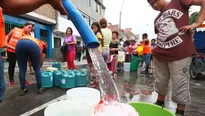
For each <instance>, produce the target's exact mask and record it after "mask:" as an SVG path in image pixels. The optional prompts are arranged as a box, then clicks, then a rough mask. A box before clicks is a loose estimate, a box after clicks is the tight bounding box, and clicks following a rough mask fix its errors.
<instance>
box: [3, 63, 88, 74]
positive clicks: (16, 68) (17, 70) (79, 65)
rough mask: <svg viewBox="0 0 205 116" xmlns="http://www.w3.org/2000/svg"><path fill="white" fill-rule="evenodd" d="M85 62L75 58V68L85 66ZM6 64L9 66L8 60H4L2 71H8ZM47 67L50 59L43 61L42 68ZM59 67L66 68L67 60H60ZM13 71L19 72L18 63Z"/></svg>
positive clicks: (49, 64) (50, 65)
mask: <svg viewBox="0 0 205 116" xmlns="http://www.w3.org/2000/svg"><path fill="white" fill-rule="evenodd" d="M86 64H87V61H86V60H81V61H80V62H77V61H76V60H75V65H76V68H77V69H78V68H81V67H83V66H85V65H86ZM8 66H9V64H8V62H5V63H4V72H8ZM47 67H52V61H49V60H46V61H44V63H43V66H42V69H46V68H47ZM61 67H62V69H67V62H62V63H61ZM27 71H29V67H28V68H27ZM15 72H19V67H18V63H16V67H15Z"/></svg>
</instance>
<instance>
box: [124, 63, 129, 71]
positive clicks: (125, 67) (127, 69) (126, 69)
mask: <svg viewBox="0 0 205 116" xmlns="http://www.w3.org/2000/svg"><path fill="white" fill-rule="evenodd" d="M124 71H125V72H130V63H129V62H125V63H124Z"/></svg>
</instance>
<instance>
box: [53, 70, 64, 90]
mask: <svg viewBox="0 0 205 116" xmlns="http://www.w3.org/2000/svg"><path fill="white" fill-rule="evenodd" d="M61 75H62V71H60V70H56V71H54V72H53V80H54V81H53V84H54V86H56V87H58V86H60V83H61V82H60V76H61Z"/></svg>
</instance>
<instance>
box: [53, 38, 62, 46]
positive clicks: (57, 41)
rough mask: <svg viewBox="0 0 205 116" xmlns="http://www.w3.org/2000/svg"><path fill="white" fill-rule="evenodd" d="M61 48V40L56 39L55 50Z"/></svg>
mask: <svg viewBox="0 0 205 116" xmlns="http://www.w3.org/2000/svg"><path fill="white" fill-rule="evenodd" d="M60 47H61V38H58V37H54V48H60Z"/></svg>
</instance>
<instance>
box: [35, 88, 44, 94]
mask: <svg viewBox="0 0 205 116" xmlns="http://www.w3.org/2000/svg"><path fill="white" fill-rule="evenodd" d="M45 91H46V90H45V88H40V89H38V92H37V93H38V94H42V93H43V92H45Z"/></svg>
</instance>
